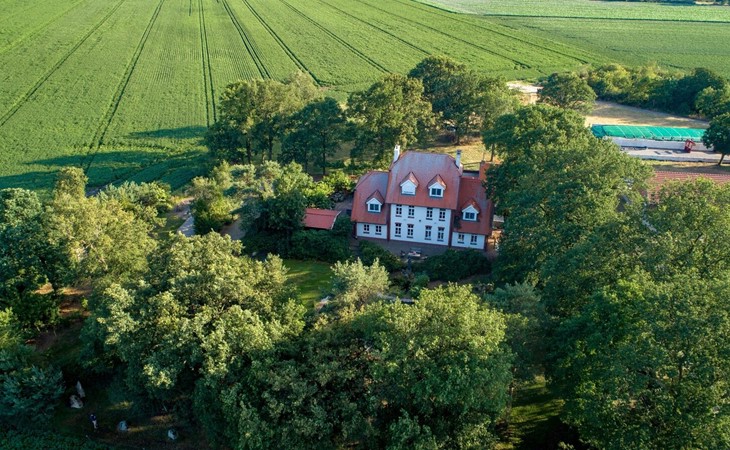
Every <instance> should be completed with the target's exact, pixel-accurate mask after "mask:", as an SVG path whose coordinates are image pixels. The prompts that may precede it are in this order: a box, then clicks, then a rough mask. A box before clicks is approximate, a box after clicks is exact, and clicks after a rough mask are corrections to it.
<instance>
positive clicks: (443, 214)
mask: <svg viewBox="0 0 730 450" xmlns="http://www.w3.org/2000/svg"><path fill="white" fill-rule="evenodd" d="M439 220H440V221H444V220H446V210H445V209H442V208H439Z"/></svg>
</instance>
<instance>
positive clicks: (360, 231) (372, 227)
mask: <svg viewBox="0 0 730 450" xmlns="http://www.w3.org/2000/svg"><path fill="white" fill-rule="evenodd" d="M366 225H367V226H366ZM377 227H380V230H381V232H380V234H378V233H377V231H378V228H377ZM368 228H369V232H367V233H366V232H365V231H366V230H367V229H368ZM355 235H356V236H357V237H368V238H376V239H387V238H388V226H387V225H377V224H374V223H358V224H357V228H356V229H355Z"/></svg>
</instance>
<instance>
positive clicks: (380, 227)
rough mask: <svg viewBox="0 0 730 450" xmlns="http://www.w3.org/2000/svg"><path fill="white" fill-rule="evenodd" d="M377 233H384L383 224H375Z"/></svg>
mask: <svg viewBox="0 0 730 450" xmlns="http://www.w3.org/2000/svg"><path fill="white" fill-rule="evenodd" d="M375 234H377V235H381V234H383V226H382V225H375Z"/></svg>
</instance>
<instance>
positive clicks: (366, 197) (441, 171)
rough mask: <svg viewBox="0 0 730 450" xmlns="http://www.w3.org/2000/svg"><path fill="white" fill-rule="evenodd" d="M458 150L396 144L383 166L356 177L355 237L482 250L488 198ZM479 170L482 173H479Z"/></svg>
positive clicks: (487, 229)
mask: <svg viewBox="0 0 730 450" xmlns="http://www.w3.org/2000/svg"><path fill="white" fill-rule="evenodd" d="M482 172H483V168H482V169H481V170H480V171H479V172H465V171H464V169H463V166H462V165H461V152H460V151H457V153H456V158H453V157H451V156H449V155H444V154H440V153H422V152H414V151H410V152H405V153H404V154H403V155H401V154H400V147H398V146H396V148H395V151H394V153H393V162H392V164H391V165H390V169H389V170H388V171H387V172H386V171H377V170H376V171H371V172H368V173H366V174H365V175H363V176H362V177H361V178H360V180H358V183H357V186H356V187H355V197H354V200H353V205H352V217H351V218H352V221H353V222H354V223H355V224H356V225H355V235H356V236H357V237H364V238H374V239H384V240H390V241H405V242H413V243H419V244H433V245H444V246H451V247H464V248H473V249H478V250H486V244H487V238H488V237H489V236H490V235H491V234H492V212H493V209H492V202H491V201H489V200H488V199H487V195H486V192H485V189H484V187H483V185H482V180H483V179H481V178H480V174H482ZM482 175H483V174H482Z"/></svg>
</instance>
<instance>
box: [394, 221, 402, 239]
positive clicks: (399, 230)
mask: <svg viewBox="0 0 730 450" xmlns="http://www.w3.org/2000/svg"><path fill="white" fill-rule="evenodd" d="M400 233H401V224H399V223H396V224H395V236H396V237H400Z"/></svg>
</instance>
